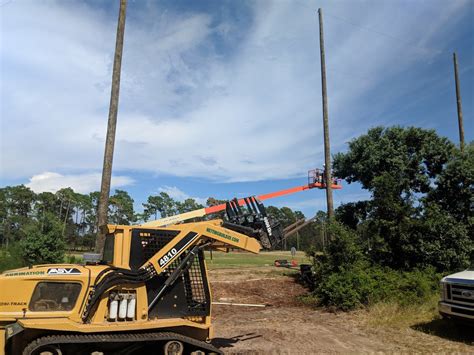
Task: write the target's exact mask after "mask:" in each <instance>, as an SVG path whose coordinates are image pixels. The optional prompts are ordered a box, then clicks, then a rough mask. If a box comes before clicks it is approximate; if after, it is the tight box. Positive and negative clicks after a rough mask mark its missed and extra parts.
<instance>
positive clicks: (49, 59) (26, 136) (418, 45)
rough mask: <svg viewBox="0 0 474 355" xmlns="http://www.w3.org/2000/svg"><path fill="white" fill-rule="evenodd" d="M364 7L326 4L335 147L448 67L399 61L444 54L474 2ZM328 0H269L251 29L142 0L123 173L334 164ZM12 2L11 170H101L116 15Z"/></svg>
mask: <svg viewBox="0 0 474 355" xmlns="http://www.w3.org/2000/svg"><path fill="white" fill-rule="evenodd" d="M364 4H365V3H363V4H362V6H361V3H359V2H323V3H322V6H323V7H324V8H325V10H326V9H327V11H326V12H327V15H328V16H326V18H325V33H326V52H327V53H326V57H327V67H328V79H329V88H328V89H329V110H330V121H331V137H332V144H333V149H334V151H337V150H340V149H342V147H343V146H344V144H345V142H346V141H347V140H349V139H350V138H351V137H353V136H355V135H358V134H360V133H361V132H363V131H365V130H366V129H367V127H368V126H370V125H375V124H383V123H386V122H384V121H381V120H380V118H379V117H380V116H383V115H382V113H385V117H391V115H393V116H394V115H395V114H396V112H388V111H387V107H388V106H390V105H391V104H393V103H394V102H397V100H398V99H399V98H400V97H401V96H402V95H405V94H406V93H407V91H409V90H411V91H414V90H417V91H418V92H417V95H416V97H417V99H413V100H412V102H406V105H407V106H408V105H410V104H413V102H414V101H416V100H418V99H419V98H420V97H421V96H422V95H423V94H424V93H425V92H426V90H421V88H423V87H435V85H439V84H440V82H441V83H443V82H444V81H446V80H451V78H444V77H443V78H442V79H441V78H440V77H438V76H436V75H434V76H433V77H432V76H429V77H424V78H420V77H416V76H409V75H408V76H406V75H403V78H404V79H403V80H402V79H401V77H402V75H401V74H402V73H405V72H406V71H407V70H409V69H410V68H413V66H416V65H420V63H421V64H424V63H425V62H427V61H429V60H431V59H432V58H433V56H435V55H437V53H439V50H440V48H439V47H440V46H441V44H440V43H441V41H440V38H447V37H449V36H451V35H452V33H453V28H455V25H456V19H457V18H458V16H456V14H460V13H461V12H463V11H464V10H465V7H466V6H467V5H466V4H468V2H463V1H457V2H448V3H446V2H442V1H440V2H436V1H432V2H423V3H411V4H410V11H407V8H406V6H401V5H400V3H398V2H381V3H379V2H375V1H374V2H369V3H366V4H365V5H364ZM316 5H319V2H318V3H316V2H306V1H300V2H284V1H273V2H268V1H265V2H256V3H254V5H253V6H254V8H252V9H251V10H252V13H251V16H252V21H249V23H250V24H251V25H250V27H243V26H240V25H236V24H238V21H239V19H238V18H235V19H231V18H225V21H224V22H221V23H217V24H216V23H215V18H213V16H214V15H213V14H212V13H210V14H203V13H193V12H190V11H189V12H182V13H181V12H180V13H177V12H176V11H174V12H173V11H172V10H169V9H164V8H163V7H162V6H164V5H162V4H160V5H159V4H157V3H155V2H149V3H146V4H145V5H143V3H142V2H135V3H134V2H131V3H130V4H129V8H128V18H127V21H128V22H127V27H126V37H125V48H124V57H123V58H124V61H123V75H122V88H121V97H120V110H119V117H118V126H117V141H116V151H115V157H114V170H115V171H125V170H126V171H140V172H143V171H145V172H154V173H158V174H160V173H166V174H171V175H176V176H186V177H188V176H193V177H203V178H207V179H212V180H217V181H252V180H264V179H277V178H288V177H294V176H300V175H302V174H304V173H305V172H306V170H307V169H309V168H312V167H314V165H315V164H317V162H320V164H322V161H323V156H322V149H323V142H322V124H321V111H322V110H321V99H320V74H319V53H318V36H317V15H316V12H315V9H316V7H317V6H316ZM440 5H442V8H443V11H437V9H438V8H439V7H440ZM430 9H431V10H435V11H428V10H430ZM2 10H3V11H2V15H1V16H2V21H1V22H2V24H1V33H2V35H1V36H2V38H1V40H2V45H1V46H0V55H1V58H2V63H1V75H2V80H1V108H0V110H1V117H2V119H1V120H2V122H1V125H2V129H1V141H0V152H1V153H0V165H1V174H2V177H4V178H10V179H15V178H16V179H18V178H26V177H28V176H32V175H34V174H38V172H41V171H45V170H46V171H61V172H68V171H81V172H84V173H88V172H90V171H97V170H99V169H100V168H101V166H102V153H103V144H104V136H105V130H106V119H107V109H108V103H109V93H110V77H111V67H112V64H111V63H112V56H113V50H114V37H115V28H116V12H113V14H114V16H111V15H110V11H106V10H101V9H100V8H98V7H94V8H92V7H90V6H89V5H86V4H81V3H75V2H59V1H44V2H38V1H21V2H20V1H18V2H12V3H10V4H9V5H8V6H7V7H5V8H4V9H2ZM331 14H337V15H338V16H339V17H341V18H350V19H358V20H357V21H358V22H360V23H363V24H364V27H366V28H373V29H379V30H380V31H381V32H385V33H392V34H395V35H397V37H399V38H408V39H409V40H408V41H407V42H405V43H404V42H403V41H397V40H393V39H392V40H389V39H387V38H386V37H384V36H381V35H380V34H377V33H375V32H374V31H364V30H361V29H360V28H358V27H354V26H351V25H348V24H347V23H344V22H341V21H338V20H335V19H334V18H331V17H330V15H331ZM445 14H449V16H446V15H445ZM232 21H234V22H235V23H232ZM236 33H238V34H239V36H236ZM219 36H221V37H219ZM236 37H238V38H239V42H238V43H235V42H233V41H234V40H235V38H236ZM216 38H217V39H216ZM222 43H224V47H226V48H227V49H226V50H224V51H222V50H220V49H219V48H218V47H219V46H218V44H222ZM441 49H443V48H441ZM32 53H33V54H34V55H32ZM402 53H403V55H402ZM429 81H431V82H430V85H427V83H428V82H429ZM449 85H450V87H451V82H449ZM382 87H383V90H381V88H382ZM407 88H409V89H407ZM388 123H393V122H388ZM397 123H400V122H399V121H397Z"/></svg>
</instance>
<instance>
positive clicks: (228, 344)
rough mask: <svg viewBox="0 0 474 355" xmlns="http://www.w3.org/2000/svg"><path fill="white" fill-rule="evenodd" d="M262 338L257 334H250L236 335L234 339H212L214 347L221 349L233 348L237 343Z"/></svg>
mask: <svg viewBox="0 0 474 355" xmlns="http://www.w3.org/2000/svg"><path fill="white" fill-rule="evenodd" d="M260 337H261V335H258V334H256V333H248V334H242V335H236V336H234V337H232V338H214V339H212V345H214V346H215V347H217V348H219V349H222V348H232V347H233V346H234V344H235V343H237V342H241V341H246V340H251V339H255V338H260Z"/></svg>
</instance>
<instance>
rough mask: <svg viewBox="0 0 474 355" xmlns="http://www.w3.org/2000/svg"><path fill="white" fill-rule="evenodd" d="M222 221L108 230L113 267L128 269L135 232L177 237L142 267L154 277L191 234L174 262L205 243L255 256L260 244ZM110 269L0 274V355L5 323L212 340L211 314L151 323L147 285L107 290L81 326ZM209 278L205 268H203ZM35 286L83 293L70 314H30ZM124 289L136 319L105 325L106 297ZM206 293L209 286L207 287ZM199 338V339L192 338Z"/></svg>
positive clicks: (46, 267) (36, 268)
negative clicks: (175, 333)
mask: <svg viewBox="0 0 474 355" xmlns="http://www.w3.org/2000/svg"><path fill="white" fill-rule="evenodd" d="M222 224H223V222H222V220H212V221H205V222H196V223H185V224H177V225H171V226H168V227H158V228H157V227H149V226H123V225H108V226H107V228H106V229H107V232H108V233H112V234H113V235H114V238H115V243H114V258H113V266H115V267H119V268H127V269H129V268H130V267H129V264H130V248H131V236H132V231H133V230H134V229H143V230H146V229H150V230H173V231H177V232H179V233H178V234H177V235H176V237H175V238H173V239H172V240H171V241H170V242H169V243H168V244H166V245H165V246H164V247H163V248H162V249H161V250H160V251H158V252H157V253H156V254H155V255H153V256H152V257H151V258H150V259H149V260H148V261H146V262H145V263H144V265H143V266H142V267H143V268H145V267H150V265H152V266H153V268H154V269H155V271H156V273H157V274H160V273H161V272H163V271H164V269H165V268H166V265H165V267H163V268H162V267H160V265H159V260H160V258H162V257H163V256H164V255H165V254H166V253H167V252H168V251H169V250H170V249H171V248H173V247H174V246H175V245H176V244H177V243H179V242H180V241H181V240H182V239H183V238H185V237H186V236H187V235H188V234H189V233H193V235H194V234H195V236H194V237H193V238H192V242H190V243H189V245H187V246H186V247H185V248H182V249H180V250H179V251H178V252H177V254H175V255H174V256H175V257H178V256H179V255H181V254H182V253H183V252H184V251H185V250H189V249H190V248H192V247H193V246H194V245H196V244H198V243H206V244H207V245H208V247H210V248H213V249H217V250H226V249H229V248H238V249H243V250H246V251H248V252H251V253H258V252H259V251H260V249H261V246H260V243H259V242H258V241H257V240H256V239H254V238H251V237H248V236H246V235H244V234H241V233H238V232H235V231H233V230H230V229H227V228H224V227H223V226H222ZM53 267H54V268H76V269H78V270H79V271H80V274H79V275H77V274H76V275H68V274H63V275H49V274H48V270H49V269H50V268H53ZM108 267H109V266H108V265H85V266H82V265H72V264H59V265H56V264H55V265H39V266H33V267H32V268H23V269H18V270H11V271H7V272H4V273H3V274H2V275H0V290H1V292H0V339H2V340H0V354H1V353H2V351H4V347H5V341H4V339H5V338H4V336H2V335H3V334H5V327H6V326H7V325H8V324H12V323H17V324H18V325H20V326H21V327H23V328H24V329H25V330H26V331H28V330H32V329H34V330H41V331H42V332H43V333H44V334H55V333H57V332H79V333H97V332H119V331H121V332H123V331H127V332H133V331H141V330H148V331H149V330H157V331H159V330H160V329H166V330H173V329H179V331H180V332H181V333H184V334H185V335H186V334H192V335H193V336H194V337H200V338H202V339H201V340H206V339H208V338H211V337H212V333H213V332H212V326H211V311H212V310H211V311H210V312H209V314H208V315H207V316H203V317H184V318H178V317H177V318H172V319H161V318H153V319H151V318H149V317H148V301H147V293H146V286H145V284H138V285H126V284H125V285H119V286H115V287H111V288H110V289H109V290H107V291H106V292H104V293H103V295H102V296H101V299H100V301H99V304H98V307H97V309H96V311H95V313H94V315H93V317H92V319H91V321H90V323H84V322H83V321H82V318H81V315H82V312H83V311H84V307H85V304H86V302H85V300H86V298H87V296H88V294H89V292H90V287H91V286H92V285H93V284H94V282H95V281H96V279H97V277H98V275H99V273H100V272H101V271H102V270H104V269H106V268H108ZM206 276H207V268H206ZM39 282H77V283H80V284H81V285H82V288H81V292H80V294H79V297H78V299H77V301H76V304H75V306H74V308H73V309H72V310H71V311H67V312H66V311H46V312H33V311H30V310H29V309H28V304H29V302H30V299H31V296H32V294H33V291H34V289H35V287H36V285H37V284H38V283H39ZM112 289H113V290H123V291H130V290H134V291H135V292H136V296H137V297H136V300H137V301H136V302H137V303H136V319H135V320H131V321H124V322H110V321H108V320H107V312H108V294H109V292H110V291H111V290H112ZM209 290H210V287H209ZM196 334H197V335H196Z"/></svg>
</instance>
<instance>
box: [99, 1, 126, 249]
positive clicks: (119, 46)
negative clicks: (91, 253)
mask: <svg viewBox="0 0 474 355" xmlns="http://www.w3.org/2000/svg"><path fill="white" fill-rule="evenodd" d="M126 8H127V0H120V10H119V18H118V25H117V37H116V42H115V57H114V68H113V72H112V90H111V94H110V106H109V120H108V124H107V137H106V139H105V152H104V165H103V169H102V182H101V185H100V198H99V206H98V212H97V213H98V218H97V221H98V222H97V223H98V227H99V228H98V232H97V239H96V243H95V251H96V253H102V250H103V249H104V242H105V235H104V234H103V233H102V231H101V229H100V226H104V225H106V224H107V212H108V209H109V194H110V181H111V178H112V162H113V157H114V145H115V129H116V127H117V111H118V103H119V92H120V72H121V68H122V50H123V38H124V34H125V12H126Z"/></svg>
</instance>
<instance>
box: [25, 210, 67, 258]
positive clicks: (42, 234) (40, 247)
mask: <svg viewBox="0 0 474 355" xmlns="http://www.w3.org/2000/svg"><path fill="white" fill-rule="evenodd" d="M22 233H23V234H24V238H23V239H22V240H21V241H20V247H21V257H22V259H23V261H24V263H25V264H27V265H34V264H48V263H58V262H61V261H62V260H63V259H64V249H65V243H64V240H63V238H62V235H61V233H62V227H61V223H60V221H59V220H58V219H57V218H56V217H55V216H54V215H53V214H51V213H46V214H45V216H44V218H42V219H41V220H40V221H32V222H30V223H29V224H27V225H26V226H25V227H24V228H23V229H22Z"/></svg>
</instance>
